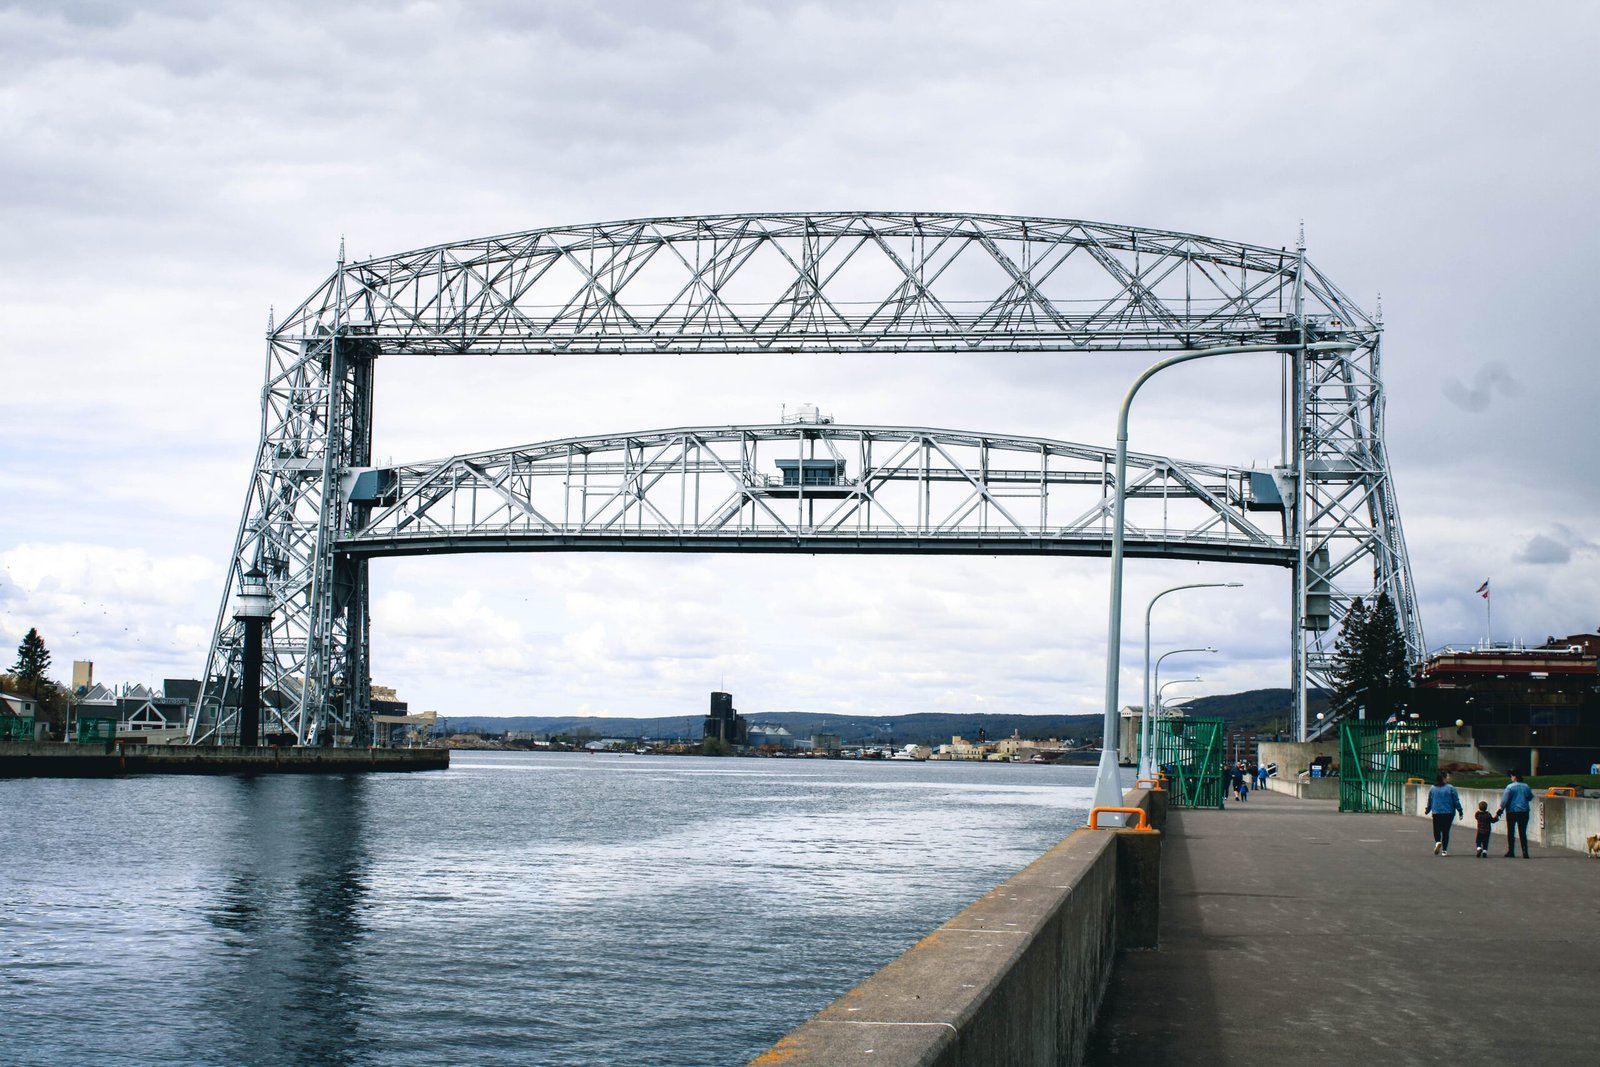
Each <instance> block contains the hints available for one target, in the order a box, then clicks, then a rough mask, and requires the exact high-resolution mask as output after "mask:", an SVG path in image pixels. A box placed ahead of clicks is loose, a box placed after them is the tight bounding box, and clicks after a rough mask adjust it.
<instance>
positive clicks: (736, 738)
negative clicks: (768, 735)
mask: <svg viewBox="0 0 1600 1067" xmlns="http://www.w3.org/2000/svg"><path fill="white" fill-rule="evenodd" d="M749 731H750V724H749V723H748V722H747V721H746V719H745V717H744V716H743V715H740V714H739V713H738V712H737V711H735V710H734V709H733V694H731V693H712V694H711V714H710V715H707V716H706V718H705V723H704V725H703V726H702V727H701V732H702V733H704V734H705V737H706V739H707V740H710V739H711V738H713V737H714V738H716V739H717V740H719V741H721V742H723V743H725V744H729V745H743V744H748V743H749V739H750V732H749Z"/></svg>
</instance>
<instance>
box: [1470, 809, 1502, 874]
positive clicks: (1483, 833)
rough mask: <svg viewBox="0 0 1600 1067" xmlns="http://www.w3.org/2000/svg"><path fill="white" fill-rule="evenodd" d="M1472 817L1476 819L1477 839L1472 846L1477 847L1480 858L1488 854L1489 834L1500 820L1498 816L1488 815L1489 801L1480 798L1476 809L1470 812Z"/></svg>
mask: <svg viewBox="0 0 1600 1067" xmlns="http://www.w3.org/2000/svg"><path fill="white" fill-rule="evenodd" d="M1472 817H1473V818H1474V819H1476V820H1477V821H1478V840H1477V841H1475V842H1474V847H1476V848H1477V850H1478V858H1479V859H1480V860H1481V859H1483V858H1484V857H1485V856H1487V855H1488V854H1489V836H1490V834H1491V833H1493V831H1494V824H1495V823H1497V822H1499V821H1500V816H1498V815H1490V814H1489V802H1488V801H1487V800H1480V801H1478V810H1477V811H1475V812H1473V813H1472Z"/></svg>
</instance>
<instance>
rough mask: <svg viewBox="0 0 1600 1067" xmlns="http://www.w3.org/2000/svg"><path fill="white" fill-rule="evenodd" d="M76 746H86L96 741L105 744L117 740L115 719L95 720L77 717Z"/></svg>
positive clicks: (87, 717)
mask: <svg viewBox="0 0 1600 1067" xmlns="http://www.w3.org/2000/svg"><path fill="white" fill-rule="evenodd" d="M77 733H78V744H80V745H88V744H92V743H94V742H96V741H104V742H105V743H107V744H110V743H111V742H113V741H115V740H116V739H117V720H116V719H115V718H109V719H97V718H92V717H89V716H85V715H82V714H79V716H78V730H77Z"/></svg>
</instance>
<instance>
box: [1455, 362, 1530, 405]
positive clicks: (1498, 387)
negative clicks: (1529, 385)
mask: <svg viewBox="0 0 1600 1067" xmlns="http://www.w3.org/2000/svg"><path fill="white" fill-rule="evenodd" d="M1439 391H1440V392H1442V393H1443V394H1444V395H1445V398H1446V399H1447V400H1449V401H1450V402H1451V403H1452V404H1454V405H1456V406H1457V407H1459V408H1460V409H1461V410H1463V411H1470V412H1472V413H1474V414H1478V413H1480V412H1484V411H1488V410H1489V404H1490V402H1491V401H1492V400H1493V399H1494V394H1495V393H1497V392H1498V393H1500V394H1501V395H1503V396H1517V395H1519V394H1520V393H1521V392H1522V388H1521V385H1520V384H1519V383H1518V381H1517V379H1516V378H1515V377H1513V376H1512V374H1511V372H1510V371H1509V370H1507V369H1506V368H1505V366H1504V365H1502V364H1499V363H1486V364H1484V365H1483V366H1482V367H1479V368H1478V373H1477V374H1476V375H1475V376H1474V377H1473V380H1472V384H1471V385H1470V386H1469V385H1464V384H1462V382H1461V380H1460V379H1458V378H1446V379H1445V380H1444V381H1443V383H1441V384H1440V386H1439Z"/></svg>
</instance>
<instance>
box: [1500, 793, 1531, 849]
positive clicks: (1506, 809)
mask: <svg viewBox="0 0 1600 1067" xmlns="http://www.w3.org/2000/svg"><path fill="white" fill-rule="evenodd" d="M1532 810H1533V790H1532V789H1530V788H1529V787H1528V783H1527V782H1524V781H1523V780H1522V775H1520V774H1518V773H1516V772H1515V771H1513V772H1511V781H1510V783H1509V784H1508V785H1507V786H1506V791H1505V792H1504V793H1501V794H1500V810H1499V811H1497V812H1495V815H1496V816H1499V815H1500V814H1501V813H1502V812H1503V813H1504V814H1505V817H1506V855H1507V856H1508V857H1510V856H1515V855H1516V854H1517V837H1518V835H1521V837H1522V858H1523V859H1527V858H1528V815H1529V813H1530V812H1532Z"/></svg>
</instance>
